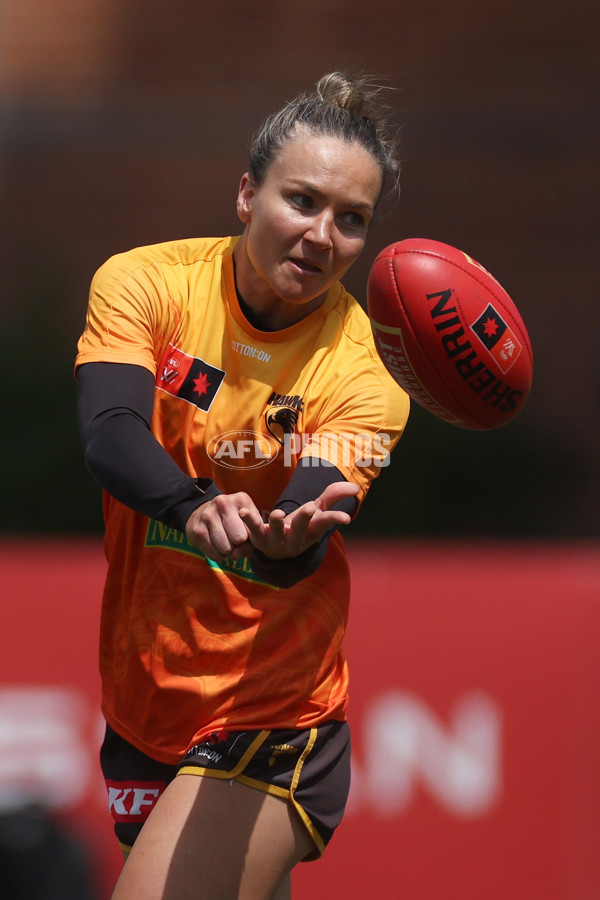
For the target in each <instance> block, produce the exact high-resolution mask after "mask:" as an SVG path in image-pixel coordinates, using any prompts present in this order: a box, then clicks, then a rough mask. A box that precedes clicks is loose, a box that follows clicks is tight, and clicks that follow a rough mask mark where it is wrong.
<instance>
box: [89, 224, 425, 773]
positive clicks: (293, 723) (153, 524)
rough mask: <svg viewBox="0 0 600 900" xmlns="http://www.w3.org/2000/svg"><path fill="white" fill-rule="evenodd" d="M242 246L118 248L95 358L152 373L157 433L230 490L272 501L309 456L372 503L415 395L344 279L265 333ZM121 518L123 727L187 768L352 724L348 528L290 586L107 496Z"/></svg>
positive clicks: (113, 614)
mask: <svg viewBox="0 0 600 900" xmlns="http://www.w3.org/2000/svg"><path fill="white" fill-rule="evenodd" d="M237 240H238V238H213V239H210V238H208V239H193V240H184V241H175V242H169V243H164V244H158V245H154V246H151V247H142V248H138V249H136V250H132V251H130V252H128V253H123V254H119V255H117V256H115V257H112V258H111V259H110V260H109V261H108V262H107V263H105V264H104V266H102V267H101V268H100V269H99V271H98V272H97V273H96V276H95V277H94V280H93V282H92V288H91V293H90V303H89V308H88V315H87V321H86V328H85V331H84V333H83V335H82V337H81V339H80V341H79V345H78V356H77V365H81V364H84V363H87V362H116V363H133V364H135V365H140V366H144V367H145V368H147V369H149V370H150V371H151V372H152V373H153V374H154V376H155V383H156V390H155V403H154V412H153V418H152V431H153V433H154V435H155V437H156V439H157V440H158V441H159V442H160V443H161V444H162V445H163V447H165V449H166V450H167V451H168V453H169V454H170V455H171V456H172V457H173V459H174V460H175V461H176V462H177V463H178V465H179V466H180V467H181V469H182V470H183V471H185V472H186V473H188V474H189V475H190V476H192V477H194V478H197V477H204V478H210V479H211V480H213V481H214V482H215V484H216V485H217V486H218V488H219V489H220V490H221V491H223V492H227V493H231V492H234V491H246V492H247V493H248V494H249V495H250V496H251V497H252V499H253V500H254V502H255V503H256V505H257V507H258V508H259V509H261V510H265V511H266V510H270V509H272V507H273V505H274V504H275V502H276V500H277V499H278V497H279V496H280V495H281V494H282V492H283V490H284V488H285V486H286V484H287V483H288V481H289V479H290V476H291V474H292V472H293V471H294V468H295V466H296V464H297V461H298V459H299V458H300V456H318V457H320V458H327V459H329V460H330V461H331V462H332V463H333V464H334V465H336V466H337V468H338V469H339V470H340V471H341V472H342V474H343V475H344V477H345V478H346V479H347V480H348V481H353V482H355V483H356V484H358V486H359V489H360V493H359V497H358V499H359V501H362V499H363V498H364V496H365V494H366V492H367V490H368V487H369V484H370V482H371V481H372V479H373V478H374V477H376V475H377V474H378V472H379V470H380V468H381V466H382V465H383V464H386V460H387V458H388V453H389V451H390V450H391V449H392V447H393V446H394V444H395V443H396V441H397V440H398V438H399V436H400V434H401V432H402V430H403V428H404V425H405V423H406V419H407V416H408V398H407V396H406V394H405V393H404V392H403V391H402V390H401V389H400V388H399V387H398V386H397V385H396V383H395V382H394V381H393V380H392V379H391V377H390V376H389V375H388V373H387V371H386V370H385V368H384V366H383V364H382V363H381V361H380V360H379V357H378V355H377V353H376V351H375V347H374V343H373V339H372V336H371V329H370V324H369V321H368V318H367V316H366V315H365V313H364V312H363V310H362V309H361V308H360V306H359V305H358V303H356V301H355V300H354V299H353V298H352V297H351V296H350V295H349V294H348V293H347V292H346V291H345V290H344V288H343V287H342V285H341V284H337V285H335V286H334V287H333V288H331V290H330V291H329V293H328V295H327V298H326V301H325V303H324V304H323V306H322V307H321V308H320V309H318V310H316V311H315V312H313V313H311V314H310V315H309V316H307V317H306V318H305V319H303V320H301V321H300V322H298V323H296V324H295V325H293V326H291V327H289V328H286V329H284V330H281V331H277V332H263V331H258V330H256V329H255V328H253V327H252V326H251V325H250V324H249V323H248V321H247V320H246V318H245V317H244V315H243V313H242V311H241V309H240V306H239V303H238V299H237V295H236V290H235V283H234V270H233V255H232V254H233V249H234V247H235V244H236V242H237ZM105 518H106V538H105V547H106V553H107V559H108V574H107V579H106V586H105V592H104V603H103V613H102V625H101V648H100V664H101V673H102V683H103V711H104V714H105V716H106V719H107V721H108V722H109V724H110V725H111V726H112V727H113V728H114V729H115V730H116V731H117V732H118V733H120V734H121V735H122V736H123V737H124V738H126V739H127V740H128V741H130V742H131V743H132V744H134V745H135V746H137V747H138V748H139V749H140V750H142V751H143V752H145V753H147V754H148V755H149V756H152V757H154V758H155V759H158V760H161V761H164V762H168V763H173V762H176V761H177V760H178V759H179V758H180V757H181V756H182V755H183V754H184V753H185V751H186V750H187V749H188V747H190V746H192V745H193V744H195V743H197V742H199V741H201V740H203V739H205V738H206V737H207V736H208V735H209V734H211V733H212V732H215V731H219V730H243V729H256V728H265V729H270V728H290V727H298V728H308V727H312V726H313V725H317V724H319V723H320V722H323V721H326V720H328V719H343V718H344V716H345V709H346V703H347V690H348V673H347V666H346V661H345V659H344V656H343V653H342V649H341V643H342V638H343V635H344V631H345V627H346V620H347V614H348V601H349V591H350V588H349V577H348V567H347V563H346V559H345V553H344V547H343V541H342V538H341V535H340V534H339V533H335V534H334V535H333V536H332V538H331V539H330V541H329V547H328V550H327V553H326V555H325V558H324V560H323V562H322V564H321V566H320V567H319V569H318V570H317V571H316V572H315V573H314V574H313V575H311V576H309V577H307V578H305V579H303V580H301V581H300V582H298V583H297V584H296V585H295V586H293V587H291V588H287V589H285V590H283V589H278V588H276V587H274V586H271V585H268V584H264V583H263V582H261V581H260V580H259V579H258V577H257V576H256V575H255V573H254V572H253V571H252V568H251V566H250V564H249V562H248V560H236V561H234V560H231V559H226V560H225V561H224V562H221V563H218V564H217V563H215V562H213V561H212V560H210V559H207V558H206V557H205V556H204V555H203V554H202V553H201V552H200V551H199V550H197V549H195V548H194V547H192V546H191V545H189V544H188V542H187V541H186V538H185V535H184V534H183V533H182V532H180V531H177V530H175V529H172V528H168V527H167V526H166V525H164V524H162V523H160V522H157V521H154V520H152V519H150V520H149V519H148V518H147V517H145V516H143V515H141V514H139V513H136V512H134V511H132V510H131V509H129V508H127V507H125V506H124V505H122V504H121V503H119V502H117V501H116V500H115V499H114V498H112V497H110V496H108V495H106V494H105Z"/></svg>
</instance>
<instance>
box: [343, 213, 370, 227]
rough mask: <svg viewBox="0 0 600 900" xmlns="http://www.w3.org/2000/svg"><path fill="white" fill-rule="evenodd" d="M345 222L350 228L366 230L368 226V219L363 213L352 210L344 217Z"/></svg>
mask: <svg viewBox="0 0 600 900" xmlns="http://www.w3.org/2000/svg"><path fill="white" fill-rule="evenodd" d="M342 218H343V221H344V222H345V223H346V225H348V226H349V227H350V228H366V227H367V225H368V221H367V217H366V216H365V215H363V213H360V212H356V211H355V210H350V211H349V212H347V213H344V215H343V216H342Z"/></svg>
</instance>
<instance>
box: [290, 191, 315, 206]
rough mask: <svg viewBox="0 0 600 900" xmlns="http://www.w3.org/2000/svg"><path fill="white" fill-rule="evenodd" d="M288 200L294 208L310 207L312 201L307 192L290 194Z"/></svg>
mask: <svg viewBox="0 0 600 900" xmlns="http://www.w3.org/2000/svg"><path fill="white" fill-rule="evenodd" d="M289 199H290V202H291V203H292V205H293V206H295V207H296V209H312V208H313V206H314V201H313V199H312V197H310V196H309V195H308V194H291V195H290V198H289Z"/></svg>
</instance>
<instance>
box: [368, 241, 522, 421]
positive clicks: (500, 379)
mask: <svg viewBox="0 0 600 900" xmlns="http://www.w3.org/2000/svg"><path fill="white" fill-rule="evenodd" d="M367 306H368V312H369V317H370V319H371V326H372V328H373V335H374V337H375V343H376V346H377V350H378V352H379V355H380V356H381V358H382V360H383V362H384V363H385V366H386V368H387V369H388V371H389V372H390V374H391V375H392V376H393V377H394V379H395V380H396V381H397V382H398V384H400V385H401V386H402V387H403V388H404V390H405V391H406V392H407V393H408V394H410V396H411V397H412V398H413V399H414V400H416V402H417V403H419V404H420V405H421V406H423V407H425V409H428V410H429V411H430V412H432V413H434V414H435V415H436V416H438V417H439V418H440V419H444V420H445V421H446V422H450V423H451V424H452V425H458V426H460V427H461V428H473V429H488V428H498V427H499V426H501V425H505V424H506V423H507V422H509V421H510V420H511V419H512V418H514V416H516V415H517V413H518V412H519V411H520V410H521V408H522V406H523V404H524V403H525V400H526V399H527V396H528V394H529V391H530V389H531V379H532V376H533V357H532V353H531V344H530V341H529V336H528V334H527V330H526V328H525V325H524V324H523V320H522V318H521V316H520V315H519V312H518V310H517V308H516V306H515V304H514V303H513V301H512V300H511V298H510V297H509V295H508V294H507V293H506V291H505V290H504V288H503V287H502V286H501V285H500V284H499V283H498V282H497V281H496V279H495V278H494V277H493V275H491V274H490V273H489V272H488V271H487V270H486V269H484V268H483V266H482V265H480V264H479V263H478V262H475V260H474V259H471V257H470V256H469V255H468V254H467V253H463V252H462V250H457V249H456V248H455V247H451V246H449V245H448V244H442V243H440V242H439V241H430V240H426V239H417V238H411V239H408V240H404V241H398V242H397V243H395V244H390V245H389V246H388V247H386V248H385V249H384V250H382V251H381V253H380V254H379V255H378V256H377V258H376V259H375V262H374V263H373V265H372V267H371V271H370V274H369V280H368V286H367Z"/></svg>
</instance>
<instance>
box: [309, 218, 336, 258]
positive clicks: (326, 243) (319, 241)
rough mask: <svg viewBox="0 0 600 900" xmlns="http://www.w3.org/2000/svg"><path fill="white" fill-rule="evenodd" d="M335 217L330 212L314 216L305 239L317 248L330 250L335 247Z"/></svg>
mask: <svg viewBox="0 0 600 900" xmlns="http://www.w3.org/2000/svg"><path fill="white" fill-rule="evenodd" d="M333 221H334V219H333V215H332V214H331V212H330V211H329V210H322V211H321V212H319V213H318V214H317V215H315V216H313V218H312V219H311V222H310V227H309V228H308V229H307V231H306V232H305V237H306V239H307V240H308V241H310V242H311V243H312V244H314V245H315V246H316V247H320V248H323V249H329V248H330V247H331V246H332V245H333V241H332V232H333Z"/></svg>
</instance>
